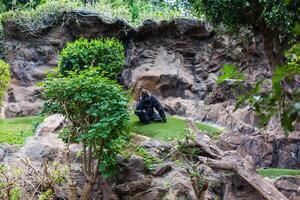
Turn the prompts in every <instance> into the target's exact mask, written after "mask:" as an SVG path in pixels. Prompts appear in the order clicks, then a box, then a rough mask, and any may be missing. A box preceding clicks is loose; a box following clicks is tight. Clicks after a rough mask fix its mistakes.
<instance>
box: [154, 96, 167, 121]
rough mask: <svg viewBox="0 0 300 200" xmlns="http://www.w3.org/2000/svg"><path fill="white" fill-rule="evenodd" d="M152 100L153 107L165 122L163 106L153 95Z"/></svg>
mask: <svg viewBox="0 0 300 200" xmlns="http://www.w3.org/2000/svg"><path fill="white" fill-rule="evenodd" d="M152 98H153V99H152V100H153V106H154V108H155V109H156V110H157V112H158V114H159V116H160V118H161V119H162V120H163V122H166V121H167V119H166V115H165V111H164V109H163V107H162V106H161V104H160V103H159V101H158V100H157V98H155V97H154V96H152Z"/></svg>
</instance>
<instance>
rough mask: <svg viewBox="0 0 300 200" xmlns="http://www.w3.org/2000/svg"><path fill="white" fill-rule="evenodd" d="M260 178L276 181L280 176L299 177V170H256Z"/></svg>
mask: <svg viewBox="0 0 300 200" xmlns="http://www.w3.org/2000/svg"><path fill="white" fill-rule="evenodd" d="M256 171H257V172H258V173H259V174H260V175H261V176H264V177H269V178H272V179H276V178H278V177H281V176H300V170H298V169H280V168H268V169H257V170H256Z"/></svg>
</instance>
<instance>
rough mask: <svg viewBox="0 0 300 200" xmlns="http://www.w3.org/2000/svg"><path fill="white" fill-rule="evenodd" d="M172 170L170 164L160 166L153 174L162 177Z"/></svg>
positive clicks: (156, 167)
mask: <svg viewBox="0 0 300 200" xmlns="http://www.w3.org/2000/svg"><path fill="white" fill-rule="evenodd" d="M171 170H172V166H171V165H169V164H158V165H156V166H155V169H154V170H153V171H152V172H151V173H152V174H153V176H162V175H164V174H165V173H167V172H169V171H171Z"/></svg>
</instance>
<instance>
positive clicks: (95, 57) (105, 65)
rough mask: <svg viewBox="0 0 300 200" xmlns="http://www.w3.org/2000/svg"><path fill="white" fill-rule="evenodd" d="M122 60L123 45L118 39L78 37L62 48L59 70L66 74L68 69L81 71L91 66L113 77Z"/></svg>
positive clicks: (120, 68) (118, 71)
mask: <svg viewBox="0 0 300 200" xmlns="http://www.w3.org/2000/svg"><path fill="white" fill-rule="evenodd" d="M124 61H125V54H124V46H123V44H122V43H121V42H120V41H118V40H116V39H109V38H102V39H94V40H87V39H85V38H80V39H79V40H76V41H75V42H70V43H68V44H67V46H66V47H65V48H64V49H63V50H62V52H61V54H60V59H59V71H60V73H61V74H63V75H64V76H66V75H68V74H69V72H70V71H81V70H84V69H86V68H88V67H91V66H92V67H96V68H97V69H98V70H97V71H98V72H100V73H101V74H102V75H104V76H106V77H108V78H112V79H113V78H116V76H117V74H118V73H120V71H121V70H122V68H123V66H124Z"/></svg>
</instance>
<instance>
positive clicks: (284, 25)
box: [189, 0, 300, 67]
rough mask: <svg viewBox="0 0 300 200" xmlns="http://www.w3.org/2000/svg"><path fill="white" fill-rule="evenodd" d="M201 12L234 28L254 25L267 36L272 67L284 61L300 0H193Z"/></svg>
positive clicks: (267, 46) (256, 30) (218, 22)
mask: <svg viewBox="0 0 300 200" xmlns="http://www.w3.org/2000/svg"><path fill="white" fill-rule="evenodd" d="M189 1H190V3H191V4H192V6H193V8H194V10H195V11H196V13H197V14H198V15H202V14H204V15H205V16H206V17H207V19H208V20H210V21H211V22H213V23H214V24H216V25H225V26H226V27H228V28H229V29H231V30H238V29H239V28H241V27H250V28H252V29H253V30H254V31H255V32H259V33H261V34H262V35H263V36H264V45H265V48H266V52H267V54H268V57H269V61H270V63H271V65H272V67H275V65H276V64H282V63H283V62H282V61H283V60H282V58H283V54H282V53H283V51H284V50H286V48H287V43H288V38H289V37H288V36H289V35H290V32H289V30H290V29H291V28H292V27H293V26H294V25H295V23H296V22H297V21H299V20H300V19H299V17H300V16H299V7H300V1H298V0H189Z"/></svg>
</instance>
